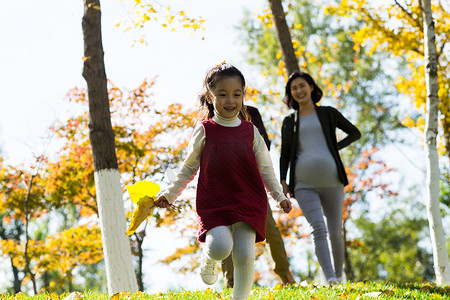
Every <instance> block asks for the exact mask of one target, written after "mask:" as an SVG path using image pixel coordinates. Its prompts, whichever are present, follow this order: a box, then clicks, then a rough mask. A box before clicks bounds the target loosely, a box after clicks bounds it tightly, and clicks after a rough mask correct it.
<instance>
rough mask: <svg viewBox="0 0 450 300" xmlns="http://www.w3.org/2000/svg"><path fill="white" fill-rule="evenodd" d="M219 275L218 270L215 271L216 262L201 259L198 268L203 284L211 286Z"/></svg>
mask: <svg viewBox="0 0 450 300" xmlns="http://www.w3.org/2000/svg"><path fill="white" fill-rule="evenodd" d="M218 275H219V270H218V269H217V262H216V261H215V260H211V259H206V258H203V259H202V263H201V266H200V276H201V277H202V280H203V282H204V283H206V284H208V285H211V284H214V283H216V281H217V278H218Z"/></svg>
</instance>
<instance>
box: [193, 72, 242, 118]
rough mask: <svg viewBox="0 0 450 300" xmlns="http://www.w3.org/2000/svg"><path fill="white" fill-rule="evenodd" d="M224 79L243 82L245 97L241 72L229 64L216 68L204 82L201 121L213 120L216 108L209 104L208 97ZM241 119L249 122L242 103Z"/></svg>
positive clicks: (201, 95)
mask: <svg viewBox="0 0 450 300" xmlns="http://www.w3.org/2000/svg"><path fill="white" fill-rule="evenodd" d="M224 77H237V78H238V79H239V80H240V81H241V84H242V90H243V93H244V96H245V92H246V83H245V78H244V75H242V73H241V71H239V70H238V69H237V68H236V67H234V66H232V65H228V64H221V65H217V66H215V67H214V68H212V69H211V70H209V71H208V72H207V73H206V76H205V80H204V81H203V89H202V91H201V93H200V95H199V97H198V98H199V100H200V112H199V113H198V119H199V121H202V120H207V119H211V118H212V117H213V116H214V106H213V105H212V104H211V103H208V97H211V93H212V89H213V88H214V87H215V86H216V84H217V82H219V80H221V79H222V78H224ZM243 98H244V97H243ZM239 118H240V119H241V120H247V121H248V120H249V115H248V113H247V110H246V109H245V106H244V103H242V108H241V111H240V112H239Z"/></svg>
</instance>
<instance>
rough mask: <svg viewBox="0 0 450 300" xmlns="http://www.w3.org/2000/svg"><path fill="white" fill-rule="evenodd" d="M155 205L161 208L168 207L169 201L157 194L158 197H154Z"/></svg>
mask: <svg viewBox="0 0 450 300" xmlns="http://www.w3.org/2000/svg"><path fill="white" fill-rule="evenodd" d="M155 206H156V207H161V208H169V207H170V203H169V201H167V199H166V197H164V196H159V197H158V199H156V201H155Z"/></svg>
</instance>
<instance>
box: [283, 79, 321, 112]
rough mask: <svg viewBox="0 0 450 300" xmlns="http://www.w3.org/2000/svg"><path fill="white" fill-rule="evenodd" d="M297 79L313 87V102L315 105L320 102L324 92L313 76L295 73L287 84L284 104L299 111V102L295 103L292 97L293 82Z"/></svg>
mask: <svg viewBox="0 0 450 300" xmlns="http://www.w3.org/2000/svg"><path fill="white" fill-rule="evenodd" d="M297 78H303V79H304V80H305V81H306V82H307V83H308V84H309V85H310V86H312V87H313V90H312V92H311V98H312V101H313V102H314V104H316V103H317V102H319V101H320V99H321V98H322V96H323V92H322V90H321V89H320V87H319V86H318V85H317V84H316V82H315V81H314V79H313V78H312V77H311V75H309V74H308V73H305V72H294V73H292V74H291V75H290V76H289V78H288V81H287V82H286V89H285V93H286V94H285V96H284V99H283V102H284V103H285V104H286V105H287V106H288V107H289V108H292V109H295V110H298V109H299V106H298V102H297V101H295V99H294V97H292V94H291V85H292V81H294V79H297Z"/></svg>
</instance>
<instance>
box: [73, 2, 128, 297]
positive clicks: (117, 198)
mask: <svg viewBox="0 0 450 300" xmlns="http://www.w3.org/2000/svg"><path fill="white" fill-rule="evenodd" d="M82 27H83V38H84V66H83V77H84V78H85V80H86V83H87V89H88V98H89V116H90V124H89V137H90V142H91V146H92V153H93V159H94V178H95V187H96V195H97V205H98V212H99V218H100V228H101V232H102V242H103V253H104V257H105V266H106V280H107V282H108V292H109V293H117V292H122V291H129V292H136V291H137V283H136V275H135V273H134V268H133V260H132V256H131V247H130V241H129V238H128V237H127V236H126V235H125V232H126V219H125V210H124V206H123V200H122V188H121V182H120V173H119V169H118V166H117V157H116V148H115V143H114V132H113V129H112V125H111V117H110V109H109V100H108V90H107V81H106V72H105V65H104V60H103V45H102V34H101V12H100V1H99V0H84V16H83V22H82Z"/></svg>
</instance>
